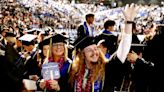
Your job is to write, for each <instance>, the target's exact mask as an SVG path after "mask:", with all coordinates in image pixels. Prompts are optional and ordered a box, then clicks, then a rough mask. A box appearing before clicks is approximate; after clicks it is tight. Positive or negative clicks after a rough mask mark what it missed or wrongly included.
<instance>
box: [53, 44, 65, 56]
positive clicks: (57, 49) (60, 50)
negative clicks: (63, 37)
mask: <svg viewBox="0 0 164 92" xmlns="http://www.w3.org/2000/svg"><path fill="white" fill-rule="evenodd" d="M52 54H53V55H54V56H63V55H64V43H63V42H59V43H53V46H52Z"/></svg>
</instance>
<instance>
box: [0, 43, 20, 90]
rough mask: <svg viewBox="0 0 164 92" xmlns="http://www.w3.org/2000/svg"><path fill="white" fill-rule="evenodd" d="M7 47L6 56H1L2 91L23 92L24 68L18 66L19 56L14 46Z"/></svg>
mask: <svg viewBox="0 0 164 92" xmlns="http://www.w3.org/2000/svg"><path fill="white" fill-rule="evenodd" d="M5 47H6V48H5V56H0V61H1V62H0V73H1V75H0V80H1V86H0V89H1V91H2V92H21V89H22V86H23V84H22V77H23V71H22V70H23V68H22V67H19V66H18V65H17V64H16V61H17V59H18V58H19V54H18V52H17V51H16V50H15V49H14V48H13V47H12V46H10V45H6V46H5Z"/></svg>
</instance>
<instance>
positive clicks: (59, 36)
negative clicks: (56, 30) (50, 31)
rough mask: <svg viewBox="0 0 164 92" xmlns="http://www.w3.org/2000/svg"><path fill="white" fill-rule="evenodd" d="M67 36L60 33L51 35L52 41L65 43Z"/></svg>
mask: <svg viewBox="0 0 164 92" xmlns="http://www.w3.org/2000/svg"><path fill="white" fill-rule="evenodd" d="M67 39H68V38H67V37H66V36H64V35H62V34H55V35H53V36H52V43H58V42H63V43H67Z"/></svg>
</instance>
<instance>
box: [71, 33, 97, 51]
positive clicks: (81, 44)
mask: <svg viewBox="0 0 164 92" xmlns="http://www.w3.org/2000/svg"><path fill="white" fill-rule="evenodd" d="M97 43H98V41H97V39H96V38H95V37H89V36H86V37H84V38H82V39H81V38H78V39H77V41H76V43H74V47H75V49H80V50H83V49H84V48H85V47H87V46H89V45H92V44H96V45H97Z"/></svg>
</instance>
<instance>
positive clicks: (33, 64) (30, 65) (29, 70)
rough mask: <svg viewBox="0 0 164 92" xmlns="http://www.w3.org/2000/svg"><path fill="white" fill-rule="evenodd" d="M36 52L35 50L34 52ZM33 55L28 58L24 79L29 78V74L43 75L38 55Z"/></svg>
mask: <svg viewBox="0 0 164 92" xmlns="http://www.w3.org/2000/svg"><path fill="white" fill-rule="evenodd" d="M33 53H35V52H33ZM31 56H32V57H31V58H30V59H29V60H27V63H26V64H25V66H24V70H25V74H24V79H29V75H38V76H40V75H41V72H40V68H39V66H38V62H37V56H36V55H31Z"/></svg>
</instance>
